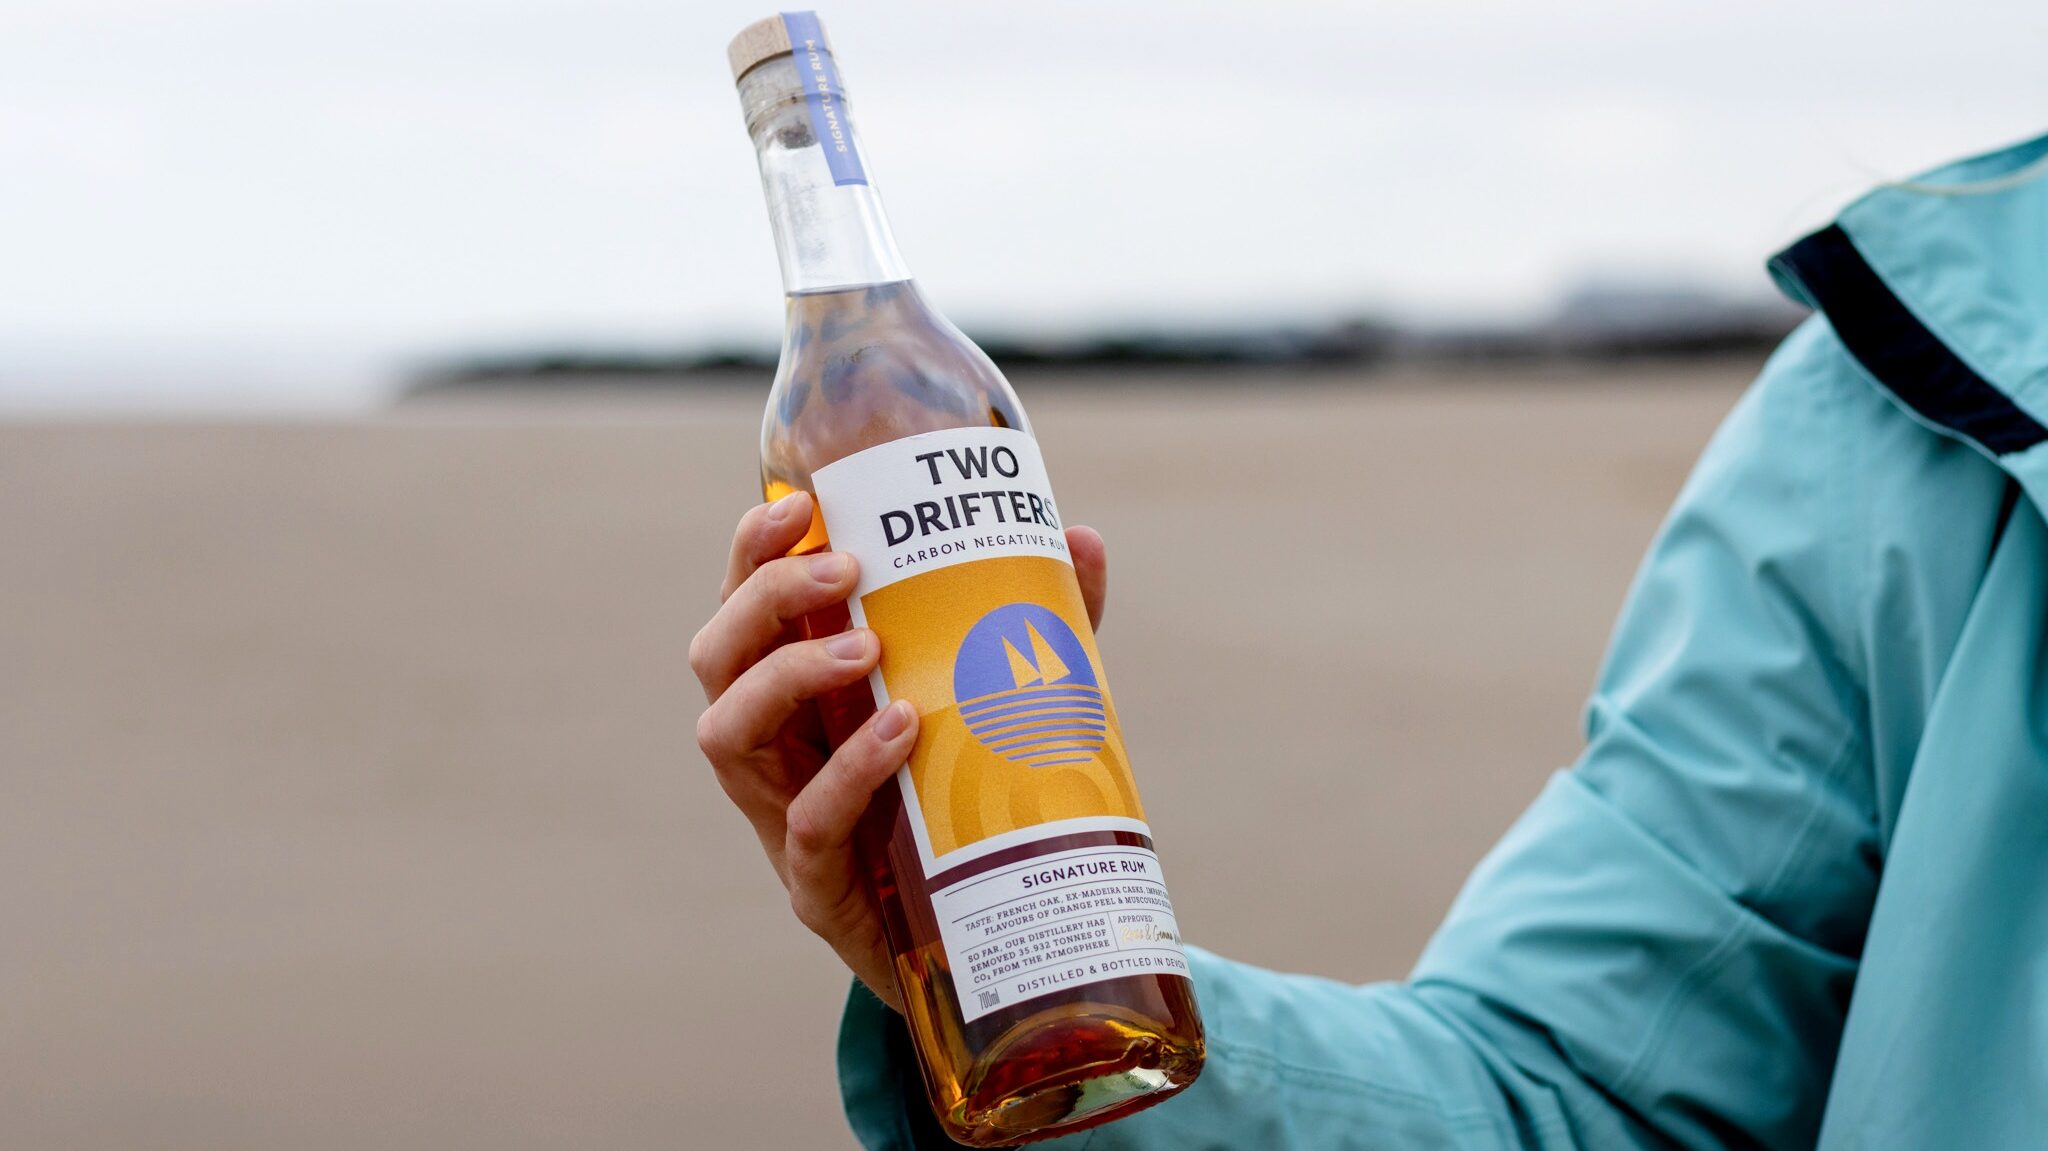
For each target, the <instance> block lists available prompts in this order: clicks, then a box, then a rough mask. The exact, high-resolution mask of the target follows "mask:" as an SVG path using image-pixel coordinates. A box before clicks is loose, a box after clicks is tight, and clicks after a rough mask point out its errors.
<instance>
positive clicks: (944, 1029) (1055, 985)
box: [729, 12, 1203, 1146]
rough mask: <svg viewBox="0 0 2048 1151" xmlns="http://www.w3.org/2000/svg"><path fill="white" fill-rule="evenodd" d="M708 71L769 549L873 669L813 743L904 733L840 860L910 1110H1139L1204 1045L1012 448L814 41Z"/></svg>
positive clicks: (1041, 1121)
mask: <svg viewBox="0 0 2048 1151" xmlns="http://www.w3.org/2000/svg"><path fill="white" fill-rule="evenodd" d="M729 52H730V56H731V60H732V65H733V74H734V78H735V81H736V82H737V84H738V86H739V94H740V101H741V104H742V106H743V109H744V112H745V116H746V125H747V131H748V134H749V135H750V136H751V137H752V139H753V143H754V147H755V150H756V153H757V157H758V160H759V164H760V171H761V183H762V188H763V191H764V192H765V193H766V196H767V200H768V215H769V220H770V222H771V225H772V227H773V231H774V234H775V249H776V255H777V257H778V258H779V260H780V263H781V268H782V280H783V287H784V290H785V293H786V309H787V312H786V315H787V325H786V327H785V330H784V337H783V346H782V358H781V362H780V365H779V367H778V368H777V370H776V375H775V382H774V385H773V387H772V388H771V390H770V392H769V398H768V408H767V413H766V416H765V419H764V420H763V424H762V431H761V480H762V488H763V491H764V494H765V495H766V496H767V498H769V499H771V500H772V499H777V498H779V497H781V496H783V495H785V494H787V493H789V492H791V491H796V490H805V491H811V492H813V493H814V494H815V495H816V497H817V498H816V501H815V503H814V507H816V508H817V509H818V514H817V516H816V518H814V519H813V521H812V523H811V528H810V531H809V533H808V534H807V535H806V536H805V537H804V539H803V540H802V541H801V542H800V543H799V544H798V545H797V547H796V549H795V551H796V552H798V553H804V552H811V551H817V550H822V549H824V548H826V547H828V546H830V547H837V548H839V549H840V550H843V551H850V552H852V553H854V554H855V555H856V556H857V557H858V558H859V559H860V561H861V577H860V582H859V584H858V585H857V587H856V588H855V592H854V595H853V597H852V598H851V599H850V600H849V601H848V605H847V606H846V607H845V608H842V609H840V610H837V611H834V612H829V613H821V614H820V615H819V616H815V617H813V618H811V619H809V620H807V621H806V624H805V630H806V631H807V632H808V633H809V634H812V635H823V634H830V633H833V632H837V631H840V630H843V629H844V628H846V627H847V626H848V625H849V623H850V622H851V623H861V624H864V625H865V626H868V627H871V628H873V629H874V630H875V632H876V633H877V635H878V636H879V637H880V639H881V645H882V653H883V654H882V662H881V666H880V667H879V668H878V669H877V671H876V673H875V674H874V675H873V676H871V677H870V682H869V683H868V684H866V685H857V686H856V687H854V688H852V689H849V690H846V691H842V692H839V693H836V694H834V695H832V696H830V697H828V698H826V699H825V700H822V701H821V702H820V707H819V710H820V717H821V720H822V722H823V726H824V730H825V732H826V735H827V738H828V739H829V740H830V741H831V742H832V743H833V744H834V745H835V746H836V745H837V744H838V743H839V742H840V741H841V740H843V739H844V738H846V737H847V736H849V735H851V734H852V732H853V731H854V730H856V729H857V728H858V727H859V726H860V724H861V723H862V722H863V721H864V720H865V719H866V718H867V717H868V716H869V715H871V714H873V712H874V710H875V709H876V707H877V706H879V705H880V704H881V703H884V702H887V701H888V700H890V699H893V698H897V697H898V696H903V697H907V698H909V699H911V701H912V702H913V703H914V704H916V706H917V707H918V710H919V713H920V716H921V720H920V730H919V738H918V744H917V748H916V750H915V751H913V753H912V756H911V761H910V763H908V764H906V765H905V766H904V767H903V768H902V769H901V770H899V771H898V772H897V776H896V779H895V781H893V782H892V783H890V784H885V785H884V787H883V788H882V789H881V791H879V792H878V793H877V795H876V798H875V801H874V803H873V805H872V807H871V809H870V810H869V812H868V815H867V818H866V820H865V821H864V823H863V825H862V828H861V831H860V834H859V837H858V840H859V843H858V849H859V851H860V853H861V857H862V860H863V864H864V866H865V868H866V870H867V871H868V874H869V879H870V882H871V884H872V888H873V891H874V894H875V897H876V901H877V904H878V906H879V909H880V912H881V915H882V918H883V922H884V925H885V927H886V930H887V933H888V938H889V944H890V948H891V951H892V953H893V956H894V968H895V974H896V979H897V986H898V990H899V991H900V993H901V998H902V1001H903V1003H904V1006H905V1012H906V1018H907V1022H908V1025H909V1031H910V1035H911V1038H912V1041H913V1046H914V1047H915V1049H916V1051H917V1054H918V1060H919V1063H920V1065H921V1067H922V1069H923V1074H924V1081H925V1086H926V1089H927V1093H928V1095H929V1098H930V1102H931V1106H932V1110H933V1112H934V1113H935V1115H936V1116H937V1118H938V1121H939V1123H940V1125H941V1126H942V1127H943V1128H944V1129H945V1131H946V1132H947V1134H949V1135H950V1136H951V1137H952V1138H953V1139H955V1140H957V1141H959V1142H961V1143H966V1144H969V1145H972V1146H996V1145H1003V1144H1011V1143H1019V1142H1028V1141H1030V1140H1033V1139H1040V1138H1047V1137H1050V1136H1053V1135H1059V1134H1065V1133H1068V1132H1071V1131H1076V1130H1080V1129H1082V1128H1085V1127H1090V1126H1094V1125H1095V1124H1098V1123H1102V1122H1106V1121H1108V1120H1110V1119H1114V1118H1117V1117H1119V1116H1121V1115H1125V1114H1128V1113H1130V1112H1132V1111H1136V1110H1138V1109H1140V1108H1142V1107H1146V1106H1149V1105H1151V1104H1153V1103H1156V1102H1159V1101H1160V1100H1163V1099H1165V1098H1167V1097H1168V1096H1170V1095H1172V1094H1173V1093H1174V1092H1177V1091H1179V1090H1181V1089H1183V1088H1185V1087H1186V1086H1187V1085H1188V1084H1189V1083H1191V1082H1193V1081H1194V1079H1195V1076H1196V1075H1197V1074H1198V1073H1199V1071H1200V1069H1201V1065H1202V1056H1203V1039H1202V1025H1201V1019H1200V1016H1199V1015H1198V1014H1197V1012H1196V1008H1195V1002H1194V996H1193V993H1192V985H1191V983H1190V981H1189V980H1188V978H1187V975H1186V971H1187V966H1186V961H1185V959H1184V957H1183V956H1182V953H1181V949H1180V941H1179V929H1178V926H1177V923H1176V921H1175V920H1174V917H1173V913H1172V908H1171V906H1170V904H1169V903H1168V902H1167V897H1166V889H1165V887H1164V886H1163V884H1162V883H1161V882H1160V874H1159V870H1158V859H1157V856H1156V855H1155V854H1154V853H1153V851H1152V847H1153V844H1152V839H1151V833H1150V828H1149V826H1148V825H1146V824H1145V822H1144V819H1143V811H1142V808H1141V807H1140V806H1139V804H1138V797H1137V792H1136V789H1135V786H1134V785H1133V784H1132V782H1131V778H1130V771H1129V766H1128V763H1127V761H1126V760H1125V758H1124V753H1123V746H1122V739H1121V732H1120V728H1119V725H1118V722H1117V719H1116V712H1115V705H1114V703H1113V702H1112V700H1111V698H1110V695H1109V692H1108V686H1107V682H1106V680H1105V678H1104V677H1103V675H1102V670H1101V668H1102V665H1101V657H1100V654H1099V652H1098V651H1097V650H1096V647H1095V641H1094V636H1093V633H1092V630H1091V628H1090V625H1089V621H1088V617H1087V613H1086V609H1085V607H1084V606H1083V604H1082V601H1081V596H1080V590H1079V585H1078V583H1077V581H1076V579H1075V576H1074V572H1073V566H1072V563H1071V561H1070V560H1069V559H1068V557H1067V555H1066V543H1065V538H1064V534H1063V532H1062V529H1061V526H1060V522H1059V514H1058V509H1057V507H1056V505H1055V504H1054V502H1053V499H1052V495H1051V491H1050V489H1049V487H1048V486H1047V485H1046V484H1045V477H1044V472H1043V464H1042V462H1041V461H1040V458H1039V456H1038V451H1037V445H1036V442H1035V440H1033V439H1032V437H1031V424H1030V421H1029V419H1028V418H1027V417H1026V416H1025V414H1024V409H1023V407H1022V406H1021V405H1020V404H1019V403H1018V401H1017V397H1016V395H1015V393H1014V392H1012V391H1011V389H1010V385H1009V383H1008V382H1007V381H1005V380H1004V378H1003V376H1002V374H1001V373H1000V372H999V371H997V370H996V367H995V365H994V364H993V363H991V362H990V361H989V359H988V357H987V356H986V355H984V354H983V353H982V351H981V349H979V348H977V347H976V346H975V345H974V344H973V343H972V342H971V341H969V340H968V339H967V337H965V336H964V335H962V334H961V333H960V331H959V330H958V329H957V328H955V327H954V326H953V325H952V324H950V323H948V322H947V321H946V319H945V318H944V317H943V316H941V315H940V314H939V313H938V312H937V311H936V310H935V309H933V308H932V306H931V305H930V304H929V303H928V302H927V301H926V299H925V298H924V296H923V294H922V293H921V292H920V291H919V290H918V288H917V285H916V284H915V283H914V282H913V281H912V280H911V277H910V273H909V271H908V270H907V268H906V267H905V265H904V262H903V258H902V257H901V256H900V255H899V254H898V253H897V250H896V244H895V241H894V239H893V238H892V237H891V235H890V232H889V224H888V220H887V219H886V217H885V216H884V215H883V213H882V206H881V201H880V199H879V198H878V197H877V195H876V193H875V189H874V187H873V185H872V184H871V183H870V182H869V181H868V177H867V172H866V166H865V164H864V162H863V159H862V156H861V152H860V147H859V142H858V139H857V137H856V135H855V133H854V131H853V127H852V124H851V121H850V119H849V117H848V114H847V109H846V100H845V94H844V91H843V90H842V89H841V87H840V85H839V80H838V72H837V65H836V62H835V61H834V59H833V57H832V54H831V50H830V47H829V45H828V44H827V42H826V41H825V37H824V31H823V29H822V28H821V27H820V26H819V24H818V21H817V18H816V16H815V15H814V14H811V13H807V12H804V13H785V14H783V15H781V16H777V17H771V18H769V19H767V20H763V21H760V22H758V23H756V24H753V25H750V26H749V27H748V28H747V29H745V30H744V31H742V32H741V33H740V35H739V36H738V37H737V38H735V39H734V41H733V44H732V46H731V49H730V50H729ZM828 529H829V530H828Z"/></svg>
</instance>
